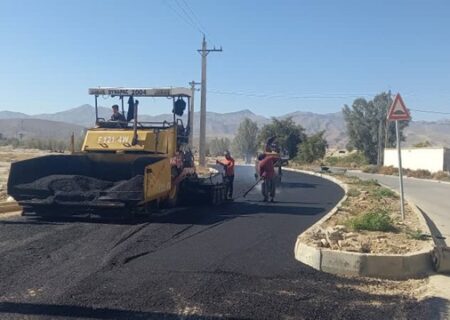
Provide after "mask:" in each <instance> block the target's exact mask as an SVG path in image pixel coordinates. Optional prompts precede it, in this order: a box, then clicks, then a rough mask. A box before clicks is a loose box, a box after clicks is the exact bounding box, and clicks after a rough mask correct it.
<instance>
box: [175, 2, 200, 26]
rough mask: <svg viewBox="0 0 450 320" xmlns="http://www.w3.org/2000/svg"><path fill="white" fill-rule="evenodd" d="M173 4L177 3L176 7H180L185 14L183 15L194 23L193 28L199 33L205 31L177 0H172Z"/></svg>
mask: <svg viewBox="0 0 450 320" xmlns="http://www.w3.org/2000/svg"><path fill="white" fill-rule="evenodd" d="M174 1H175V4H176V5H177V7H178V8H180V9H181V11H183V13H184V14H185V17H187V18H188V19H189V21H190V22H191V24H192V25H195V28H196V29H197V30H198V31H200V33H202V34H205V32H204V31H203V29H202V28H201V25H200V24H199V23H198V22H197V21H195V19H194V18H193V17H192V15H191V14H190V13H188V12H187V11H186V9H184V8H183V6H182V5H180V2H178V0H174Z"/></svg>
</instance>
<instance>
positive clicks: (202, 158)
mask: <svg viewBox="0 0 450 320" xmlns="http://www.w3.org/2000/svg"><path fill="white" fill-rule="evenodd" d="M197 51H198V52H199V53H200V55H201V56H202V82H201V85H202V91H201V96H200V145H199V154H200V166H205V164H206V161H205V156H206V152H205V151H206V150H205V149H206V57H207V56H208V54H209V53H210V52H222V47H220V49H216V47H214V48H213V49H207V48H206V40H205V35H203V42H202V48H201V49H199V50H197Z"/></svg>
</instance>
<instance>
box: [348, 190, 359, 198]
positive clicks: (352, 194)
mask: <svg viewBox="0 0 450 320" xmlns="http://www.w3.org/2000/svg"><path fill="white" fill-rule="evenodd" d="M360 194H361V192H360V191H359V190H358V189H355V188H351V189H349V190H348V192H347V195H348V196H349V197H357V196H359V195H360Z"/></svg>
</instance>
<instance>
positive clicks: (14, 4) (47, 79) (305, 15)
mask: <svg viewBox="0 0 450 320" xmlns="http://www.w3.org/2000/svg"><path fill="white" fill-rule="evenodd" d="M190 10H192V11H190ZM192 12H193V13H194V14H195V16H196V17H197V18H198V21H200V24H201V26H200V25H199V23H198V22H195V21H196V20H197V18H196V17H195V16H194V14H193V13H192ZM180 16H182V17H183V18H182V17H180ZM449 17H450V1H446V0H443V1H433V0H430V1H426V0H422V1H419V0H389V1H384V0H372V1H368V0H367V1H361V0H354V1H346V0H341V1H337V0H328V1H325V0H321V1H319V0H311V1H300V0H297V1H261V0H259V1H256V0H254V1H245V0H226V1H225V0H222V1H213V0H211V1H206V0H203V1H200V0H142V1H131V0H128V1H112V0H89V1H88V0H76V1H75V0H69V1H68V0H65V1H62V0H51V1H50V0H47V1H46V0H40V1H32V0H29V1H23V0H1V2H0V90H1V91H0V92H1V100H0V110H2V109H9V110H14V111H21V112H26V113H32V114H35V113H42V112H56V111H60V110H64V109H67V108H71V107H76V106H79V105H81V104H84V103H93V99H92V98H91V97H90V96H88V95H87V89H88V87H92V86H129V87H132V86H137V87H154V86H186V85H187V83H188V82H189V81H191V80H196V81H199V80H200V56H199V54H198V53H197V51H196V49H198V48H200V45H201V32H200V30H198V29H201V30H203V31H205V32H206V34H207V39H208V41H209V43H208V44H209V45H210V46H213V45H214V44H215V45H216V46H220V45H222V46H223V49H224V51H223V52H222V53H212V54H210V55H209V56H208V62H209V63H208V89H209V92H208V110H210V111H217V112H229V111H236V110H240V109H244V108H248V109H251V110H252V111H253V112H255V113H258V114H263V115H266V116H271V115H281V114H285V113H289V112H294V111H297V110H300V111H311V112H317V113H328V112H335V111H339V110H340V109H341V108H342V106H343V105H344V104H351V103H352V101H353V100H354V99H355V98H356V97H358V96H364V97H367V98H370V97H371V96H373V95H374V94H376V93H377V92H380V91H383V90H389V89H391V90H392V91H393V92H400V93H402V95H403V97H404V100H405V102H406V104H407V106H408V107H409V108H411V109H426V110H434V111H437V112H448V113H450V61H449V59H450V19H449ZM197 97H198V98H199V95H198V96H197ZM199 100H200V99H196V101H197V103H198V102H199ZM110 102H111V101H108V100H102V101H101V103H102V104H103V105H106V106H108V105H110ZM141 105H142V106H141V108H145V109H146V111H145V113H149V114H156V113H161V112H163V111H169V110H170V109H169V105H168V104H167V103H166V101H164V100H162V101H153V100H152V99H148V101H144V100H141ZM163 106H164V107H163ZM412 114H413V117H414V118H415V119H436V118H441V117H446V118H450V115H437V114H434V115H432V114H427V113H418V112H414V111H413V112H412Z"/></svg>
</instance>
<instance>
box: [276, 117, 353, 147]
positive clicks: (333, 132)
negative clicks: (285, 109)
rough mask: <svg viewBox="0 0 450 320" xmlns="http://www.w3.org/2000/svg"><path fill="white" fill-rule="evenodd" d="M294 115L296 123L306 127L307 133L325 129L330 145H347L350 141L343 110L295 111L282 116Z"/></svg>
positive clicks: (293, 118)
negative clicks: (323, 112) (330, 111)
mask: <svg viewBox="0 0 450 320" xmlns="http://www.w3.org/2000/svg"><path fill="white" fill-rule="evenodd" d="M287 117H292V120H294V122H295V123H297V124H300V125H301V126H302V127H303V128H305V131H306V133H308V134H311V133H316V132H320V131H325V138H326V139H327V141H328V144H329V145H330V146H337V147H345V145H346V144H347V141H348V137H347V133H346V131H345V121H344V116H343V114H342V112H336V113H327V114H317V113H312V112H301V111H297V112H293V113H289V114H287V115H284V116H282V117H281V118H287Z"/></svg>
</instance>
